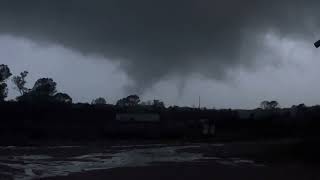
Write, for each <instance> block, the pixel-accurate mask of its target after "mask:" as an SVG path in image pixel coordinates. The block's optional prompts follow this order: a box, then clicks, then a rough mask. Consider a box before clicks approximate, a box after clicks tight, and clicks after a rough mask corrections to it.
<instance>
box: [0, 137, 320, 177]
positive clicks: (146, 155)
mask: <svg viewBox="0 0 320 180" xmlns="http://www.w3.org/2000/svg"><path fill="white" fill-rule="evenodd" d="M313 143H314V144H317V142H313ZM128 144H131V145H128ZM317 152H318V148H317V146H316V145H313V144H310V142H308V143H306V142H304V141H301V140H292V139H291V140H288V139H287V140H277V141H271V140H270V141H259V142H233V143H231V142H230V143H181V142H179V143H177V142H167V143H163V142H160V143H159V142H152V143H151V144H150V143H145V142H144V143H143V144H139V143H112V144H110V143H109V144H99V145H97V144H95V145H86V146H45V147H10V146H9V147H1V149H0V179H1V180H5V179H17V180H20V179H21V180H22V179H23V180H28V179H43V180H69V179H75V180H84V179H90V180H100V179H112V180H117V179H120V180H122V179H139V180H149V179H152V180H158V179H159V180H160V179H161V180H163V179H166V180H171V179H175V180H176V179H184V180H189V179H190V180H191V179H192V180H194V179H200V178H201V180H203V179H215V180H220V179H221V180H224V179H228V180H229V179H244V180H251V179H256V180H263V179H290V180H292V179H299V180H300V179H308V180H309V179H317V180H318V179H320V173H319V172H320V163H319V161H318V159H319V158H318V156H317V154H316V153H317Z"/></svg>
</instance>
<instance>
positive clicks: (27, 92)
mask: <svg viewBox="0 0 320 180" xmlns="http://www.w3.org/2000/svg"><path fill="white" fill-rule="evenodd" d="M28 74H29V72H28V71H23V72H21V73H20V74H18V75H14V76H13V75H12V73H11V71H10V68H9V67H8V66H7V65H4V64H1V65H0V102H4V101H5V99H6V98H7V96H8V85H7V81H8V80H9V79H10V78H11V76H12V78H11V81H12V83H13V85H14V87H13V89H14V90H16V91H18V93H19V96H18V97H16V99H15V100H14V101H18V102H23V103H65V104H72V103H73V100H72V98H71V97H70V96H69V95H68V94H67V93H63V92H58V91H57V83H56V82H55V81H54V80H53V79H52V78H40V79H38V80H37V81H36V82H35V83H34V85H33V87H32V88H27V87H26V84H27V80H26V78H27V76H28ZM91 104H93V105H105V104H107V101H106V99H105V98H103V97H99V98H97V99H94V100H92V102H91ZM138 105H142V106H155V107H160V108H164V107H165V105H164V103H163V102H162V101H160V100H153V101H147V102H141V100H140V97H139V96H138V95H129V96H127V97H125V98H122V99H120V100H118V101H117V103H116V106H120V107H133V106H138Z"/></svg>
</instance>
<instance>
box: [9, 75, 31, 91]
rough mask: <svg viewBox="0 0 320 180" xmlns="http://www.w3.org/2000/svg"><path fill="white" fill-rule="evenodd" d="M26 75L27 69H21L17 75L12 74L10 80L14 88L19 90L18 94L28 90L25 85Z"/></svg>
mask: <svg viewBox="0 0 320 180" xmlns="http://www.w3.org/2000/svg"><path fill="white" fill-rule="evenodd" d="M27 75H28V71H23V72H21V73H20V75H18V76H13V78H12V82H13V84H14V85H15V87H14V89H16V90H17V91H19V93H20V95H21V96H22V95H24V94H25V93H27V92H29V89H28V88H26V87H25V85H26V83H27V81H26V77H27Z"/></svg>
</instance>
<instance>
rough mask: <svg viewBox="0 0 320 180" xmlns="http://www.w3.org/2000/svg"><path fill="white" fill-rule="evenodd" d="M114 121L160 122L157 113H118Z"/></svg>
mask: <svg viewBox="0 0 320 180" xmlns="http://www.w3.org/2000/svg"><path fill="white" fill-rule="evenodd" d="M116 120H117V121H120V122H160V114H157V113H118V114H116Z"/></svg>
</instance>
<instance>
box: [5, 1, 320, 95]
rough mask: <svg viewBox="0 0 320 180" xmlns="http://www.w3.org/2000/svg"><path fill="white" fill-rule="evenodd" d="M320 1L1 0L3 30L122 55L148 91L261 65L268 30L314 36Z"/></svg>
mask: <svg viewBox="0 0 320 180" xmlns="http://www.w3.org/2000/svg"><path fill="white" fill-rule="evenodd" d="M318 7H320V1H318V0H309V1H304V0H268V1H266V0H242V1H239V0H180V1H179V0H95V1H93V0H63V1H55V0H28V1H21V0H0V33H3V34H11V35H15V36H23V37H27V38H31V39H33V40H35V41H39V42H48V43H56V44H61V45H63V46H65V47H67V48H72V49H74V50H77V51H80V52H83V53H89V54H91V53H92V54H98V55H102V56H104V57H106V58H107V59H111V60H115V61H119V62H120V64H121V67H122V68H123V70H124V71H125V72H126V73H127V74H128V75H129V77H130V78H132V80H133V82H134V84H135V88H137V89H135V90H136V91H141V90H143V89H145V88H148V87H150V86H152V85H153V84H154V83H156V82H158V81H160V80H161V79H163V78H166V77H168V76H171V75H183V76H184V75H189V74H192V73H199V74H201V75H204V76H206V77H208V78H211V79H224V78H225V76H226V73H227V72H228V71H229V70H230V69H232V68H237V67H255V63H256V60H257V57H256V56H257V55H259V54H260V53H262V54H263V53H265V52H268V51H267V50H268V49H267V48H268V47H267V46H265V44H264V43H263V40H264V39H263V36H264V35H265V34H266V33H269V32H272V33H275V34H276V35H278V36H286V37H290V38H291V37H292V38H301V39H304V40H311V39H310V38H312V37H313V35H314V32H315V31H316V30H317V28H318V27H319V23H320V14H319V13H320V11H319V9H318ZM264 60H265V59H264ZM267 63H268V62H267Z"/></svg>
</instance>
